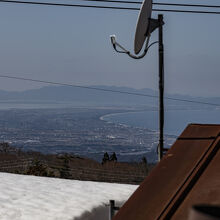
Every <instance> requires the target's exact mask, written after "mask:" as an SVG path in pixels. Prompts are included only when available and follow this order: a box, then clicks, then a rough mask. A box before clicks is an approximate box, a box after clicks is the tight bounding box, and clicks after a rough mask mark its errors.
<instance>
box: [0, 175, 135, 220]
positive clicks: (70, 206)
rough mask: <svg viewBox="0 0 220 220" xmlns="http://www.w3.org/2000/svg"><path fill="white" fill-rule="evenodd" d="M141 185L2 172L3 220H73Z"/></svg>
mask: <svg viewBox="0 0 220 220" xmlns="http://www.w3.org/2000/svg"><path fill="white" fill-rule="evenodd" d="M137 187H138V186H135V185H127V184H112V183H101V182H91V181H77V180H64V179H58V178H47V177H36V176H25V175H17V174H8V173H0V219H1V220H12V219H13V220H69V219H71V220H73V219H74V217H78V216H80V215H81V214H82V213H83V212H84V211H91V210H92V208H94V207H97V206H99V205H102V204H108V203H109V200H110V199H113V200H117V201H124V200H127V199H128V197H129V196H130V195H131V194H132V193H133V192H134V191H135V190H136V188H137Z"/></svg>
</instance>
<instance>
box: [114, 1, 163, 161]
mask: <svg viewBox="0 0 220 220" xmlns="http://www.w3.org/2000/svg"><path fill="white" fill-rule="evenodd" d="M151 13H152V0H144V1H143V3H142V5H141V9H140V13H139V16H138V21H137V26H136V32H135V39H134V53H135V54H136V55H133V54H131V52H130V51H128V50H126V49H125V48H124V47H123V46H121V45H120V44H119V43H118V42H117V41H116V36H115V35H111V36H110V37H111V43H112V45H113V48H114V49H115V50H116V51H117V52H118V53H125V54H127V55H128V56H130V57H131V58H134V59H141V58H143V57H144V56H145V55H146V54H147V51H148V49H149V48H150V47H151V46H152V45H154V44H156V43H158V45H159V50H158V52H159V118H160V123H159V128H160V135H159V145H158V154H159V160H160V159H161V158H162V157H163V153H164V151H165V150H166V149H165V148H164V147H163V145H164V138H163V136H164V135H163V129H164V98H163V97H164V58H163V56H164V49H163V25H164V22H163V15H162V14H159V15H158V19H152V18H151ZM157 28H158V30H159V31H158V33H159V34H158V41H155V42H153V43H151V44H150V45H148V44H149V41H150V35H151V33H152V32H153V31H154V30H155V29H157ZM146 38H147V40H146ZM145 41H146V43H145V48H144V50H143V53H142V54H141V55H137V54H139V53H140V51H141V49H142V47H143V44H144V42H145ZM118 48H120V50H119V49H118Z"/></svg>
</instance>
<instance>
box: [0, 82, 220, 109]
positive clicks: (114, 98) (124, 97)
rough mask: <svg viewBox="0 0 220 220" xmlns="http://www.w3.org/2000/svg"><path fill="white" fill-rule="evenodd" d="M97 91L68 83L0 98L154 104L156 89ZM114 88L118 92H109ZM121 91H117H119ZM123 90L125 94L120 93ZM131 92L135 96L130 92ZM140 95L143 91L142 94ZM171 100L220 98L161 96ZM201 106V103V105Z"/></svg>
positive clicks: (2, 94)
mask: <svg viewBox="0 0 220 220" xmlns="http://www.w3.org/2000/svg"><path fill="white" fill-rule="evenodd" d="M93 87H94V88H98V89H100V90H94V89H85V88H80V87H70V86H69V87H68V86H47V87H43V88H40V89H32V90H26V91H22V92H8V91H3V90H0V101H14V102H70V103H84V104H85V103H88V104H93V105H100V104H103V105H126V106H136V105H138V106H157V105H158V99H157V98H155V96H158V92H157V91H154V90H152V89H147V88H146V89H133V88H128V87H115V86H93ZM111 91H118V92H111ZM120 92H121V93H120ZM123 92H125V93H127V94H123ZM131 93H134V94H135V95H132V94H131ZM141 94H145V95H146V96H143V95H141ZM165 96H167V97H170V98H174V99H184V100H192V101H200V102H211V103H217V104H220V97H212V98H202V97H191V96H184V95H165ZM166 104H167V105H168V106H172V107H173V106H190V107H192V106H197V107H198V104H196V105H195V104H193V103H190V102H189V103H186V102H177V101H172V100H166ZM204 106H205V105H204Z"/></svg>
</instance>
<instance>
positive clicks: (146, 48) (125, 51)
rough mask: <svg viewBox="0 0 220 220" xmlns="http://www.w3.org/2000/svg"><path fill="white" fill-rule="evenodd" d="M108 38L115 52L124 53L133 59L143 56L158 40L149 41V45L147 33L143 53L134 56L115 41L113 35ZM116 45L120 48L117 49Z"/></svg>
mask: <svg viewBox="0 0 220 220" xmlns="http://www.w3.org/2000/svg"><path fill="white" fill-rule="evenodd" d="M110 38H111V43H112V46H113V48H114V49H115V51H116V52H118V53H125V54H127V55H128V56H129V57H131V58H133V59H141V58H143V57H144V56H145V55H146V54H147V51H148V49H149V48H150V47H151V46H153V45H154V44H156V43H158V41H155V42H153V43H151V44H150V45H149V41H150V35H149V36H148V38H147V41H146V44H145V49H144V51H143V53H142V54H141V55H140V56H136V55H133V54H132V53H131V52H130V51H128V50H126V49H125V48H124V47H123V46H121V45H120V44H119V43H117V42H116V37H115V35H111V36H110ZM148 45H149V46H148ZM117 47H119V48H121V50H118V49H117Z"/></svg>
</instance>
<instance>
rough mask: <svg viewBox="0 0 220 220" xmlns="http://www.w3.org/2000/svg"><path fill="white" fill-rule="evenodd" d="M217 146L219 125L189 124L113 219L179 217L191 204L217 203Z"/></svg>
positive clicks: (219, 200) (219, 197)
mask: <svg viewBox="0 0 220 220" xmlns="http://www.w3.org/2000/svg"><path fill="white" fill-rule="evenodd" d="M219 147H220V125H202V124H190V125H188V126H187V128H186V129H185V130H184V131H183V133H182V134H181V135H180V136H179V138H178V139H177V140H176V142H175V143H174V144H173V146H172V147H171V148H170V149H169V150H168V152H167V153H166V155H165V156H164V157H163V159H162V160H161V161H160V163H158V165H157V166H156V167H155V168H154V169H153V170H152V172H151V173H150V175H149V176H148V177H147V178H146V179H145V180H144V182H143V183H142V184H141V185H140V187H139V188H138V189H137V190H136V191H135V192H134V194H133V195H132V196H131V197H130V198H129V200H128V201H127V202H126V203H125V204H124V206H123V207H122V208H121V209H120V211H119V212H118V213H117V214H116V216H115V217H114V220H124V219H126V220H134V219H135V220H146V219H147V220H151V219H152V220H155V219H178V220H181V219H187V218H188V215H189V211H190V209H191V207H192V206H193V205H196V204H209V205H220V187H219V186H220V173H219V167H220V151H219Z"/></svg>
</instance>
